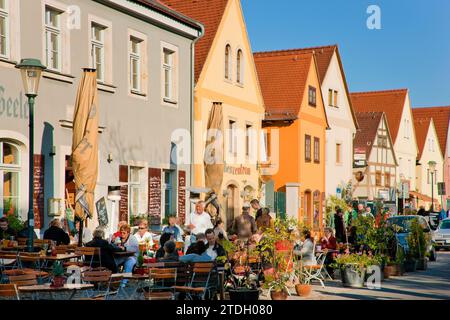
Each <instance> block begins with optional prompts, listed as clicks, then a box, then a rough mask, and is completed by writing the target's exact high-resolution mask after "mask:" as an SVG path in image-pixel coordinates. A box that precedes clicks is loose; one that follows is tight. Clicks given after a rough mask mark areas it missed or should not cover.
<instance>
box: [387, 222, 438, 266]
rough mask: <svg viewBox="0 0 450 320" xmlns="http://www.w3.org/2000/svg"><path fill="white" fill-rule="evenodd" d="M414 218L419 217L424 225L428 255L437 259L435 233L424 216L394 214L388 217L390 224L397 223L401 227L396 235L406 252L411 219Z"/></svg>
mask: <svg viewBox="0 0 450 320" xmlns="http://www.w3.org/2000/svg"><path fill="white" fill-rule="evenodd" d="M413 219H418V220H419V224H420V225H421V226H422V229H423V231H424V233H425V241H426V245H427V251H426V252H427V255H428V258H429V259H430V261H436V249H435V247H434V243H433V235H432V231H431V228H430V225H429V224H428V221H427V220H426V219H425V218H424V217H422V216H414V215H410V216H393V217H389V218H388V219H387V223H388V225H396V226H398V227H400V228H399V230H398V232H397V234H396V237H397V241H398V243H399V244H400V245H401V246H402V247H403V248H404V249H405V252H408V241H407V238H408V234H409V233H410V228H411V221H412V220H413Z"/></svg>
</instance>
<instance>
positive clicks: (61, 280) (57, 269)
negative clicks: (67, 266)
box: [50, 261, 66, 288]
mask: <svg viewBox="0 0 450 320" xmlns="http://www.w3.org/2000/svg"><path fill="white" fill-rule="evenodd" d="M52 274H53V278H52V282H51V284H50V286H51V287H53V288H61V287H63V286H64V284H65V283H66V277H65V275H64V266H63V263H62V262H61V261H56V262H55V263H54V264H53V269H52Z"/></svg>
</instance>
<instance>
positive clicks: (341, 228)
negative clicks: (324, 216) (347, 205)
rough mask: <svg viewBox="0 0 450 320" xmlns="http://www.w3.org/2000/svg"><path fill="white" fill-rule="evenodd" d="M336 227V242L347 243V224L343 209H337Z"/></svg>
mask: <svg viewBox="0 0 450 320" xmlns="http://www.w3.org/2000/svg"><path fill="white" fill-rule="evenodd" d="M334 227H335V229H336V240H337V242H338V243H345V242H347V240H346V236H345V224H344V216H343V213H342V209H341V208H339V207H337V208H336V213H335V214H334Z"/></svg>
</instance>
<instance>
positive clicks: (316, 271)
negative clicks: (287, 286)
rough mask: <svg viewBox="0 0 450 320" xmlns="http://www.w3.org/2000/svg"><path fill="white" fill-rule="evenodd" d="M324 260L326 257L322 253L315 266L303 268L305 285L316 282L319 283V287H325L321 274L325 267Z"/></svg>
mask: <svg viewBox="0 0 450 320" xmlns="http://www.w3.org/2000/svg"><path fill="white" fill-rule="evenodd" d="M325 258H326V256H325V255H324V254H323V253H322V254H320V255H319V257H318V258H317V264H315V265H311V266H303V269H304V273H305V276H306V282H307V283H311V280H317V281H319V282H320V284H321V286H322V287H323V288H325V285H324V283H323V282H324V281H325V279H324V277H323V274H322V272H323V268H324V265H325Z"/></svg>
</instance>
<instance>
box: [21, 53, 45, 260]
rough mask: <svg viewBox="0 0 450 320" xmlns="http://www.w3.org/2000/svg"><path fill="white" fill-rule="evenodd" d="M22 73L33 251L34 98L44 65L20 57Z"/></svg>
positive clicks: (30, 229)
mask: <svg viewBox="0 0 450 320" xmlns="http://www.w3.org/2000/svg"><path fill="white" fill-rule="evenodd" d="M16 68H17V69H19V70H20V73H21V74H22V81H23V87H24V90H25V95H26V96H27V98H28V109H29V118H28V121H29V148H28V150H29V159H28V161H29V163H28V165H29V186H28V189H29V196H28V251H29V252H32V251H33V247H34V246H33V238H34V237H33V234H34V230H33V229H34V210H33V195H34V179H33V178H34V100H35V98H36V97H37V93H38V89H39V80H41V74H42V71H43V70H45V69H46V67H45V66H43V65H42V64H41V62H40V61H39V60H37V59H22V60H21V61H20V63H19V64H18V65H17V66H16Z"/></svg>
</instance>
